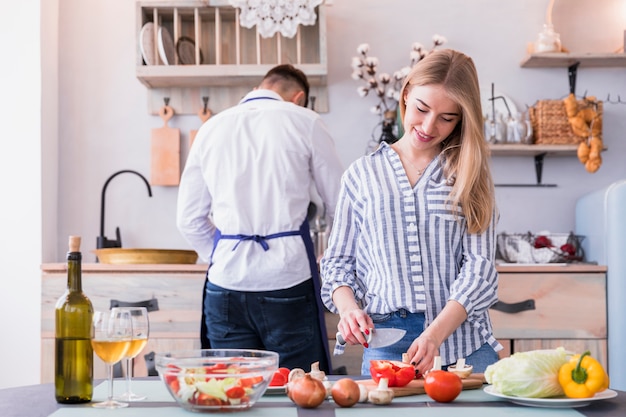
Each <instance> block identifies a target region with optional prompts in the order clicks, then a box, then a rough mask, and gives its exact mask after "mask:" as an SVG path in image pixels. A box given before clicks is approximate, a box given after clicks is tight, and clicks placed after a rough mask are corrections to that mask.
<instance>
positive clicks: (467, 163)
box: [399, 49, 495, 233]
mask: <svg viewBox="0 0 626 417" xmlns="http://www.w3.org/2000/svg"><path fill="white" fill-rule="evenodd" d="M415 85H419V86H424V85H440V86H442V87H443V88H444V90H445V91H446V92H447V93H448V95H449V97H450V98H451V99H452V100H454V101H455V102H456V103H457V104H458V106H459V108H460V110H461V120H460V121H459V123H458V124H457V126H456V128H455V129H454V131H453V132H452V133H451V134H450V136H448V137H447V138H446V139H445V140H444V141H443V142H442V145H441V146H442V148H441V153H442V157H443V158H442V160H443V161H444V173H445V176H446V178H447V179H448V181H451V182H452V183H453V186H452V191H451V192H450V195H449V196H448V202H449V203H450V204H452V205H453V206H457V207H460V208H461V209H462V210H463V214H464V215H465V219H466V221H467V228H468V231H469V232H470V233H482V232H484V231H485V230H486V229H487V227H488V226H489V224H490V223H491V221H492V220H493V218H492V217H493V215H494V212H495V192H494V187H493V179H492V177H491V171H490V169H489V154H490V151H489V146H488V145H487V142H486V141H485V136H484V131H483V116H482V109H481V101H480V87H479V85H478V74H477V72H476V67H475V66H474V61H472V59H471V58H470V57H469V56H467V55H465V54H463V53H461V52H458V51H454V50H452V49H443V50H437V51H433V52H431V53H430V54H428V55H427V56H426V57H424V58H423V59H422V60H421V61H420V62H418V63H417V64H416V65H415V66H414V67H413V69H412V70H411V72H410V73H409V74H408V75H407V77H406V79H405V80H404V84H403V86H402V92H401V94H400V97H402V99H401V100H400V103H399V104H400V115H401V117H402V120H404V114H405V112H406V103H405V102H404V99H403V98H404V97H406V94H408V92H409V91H410V89H411V88H412V87H413V86H415Z"/></svg>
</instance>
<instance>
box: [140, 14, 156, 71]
mask: <svg viewBox="0 0 626 417" xmlns="http://www.w3.org/2000/svg"><path fill="white" fill-rule="evenodd" d="M139 49H141V56H142V57H143V60H144V61H145V62H146V65H156V64H157V63H156V62H155V61H156V57H155V54H154V50H155V49H154V23H152V22H148V23H146V24H145V25H143V26H142V28H141V31H140V32H139Z"/></svg>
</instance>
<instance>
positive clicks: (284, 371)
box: [278, 367, 291, 381]
mask: <svg viewBox="0 0 626 417" xmlns="http://www.w3.org/2000/svg"><path fill="white" fill-rule="evenodd" d="M278 372H280V373H281V374H282V375H284V377H285V380H286V381H288V380H289V372H291V369H289V368H285V367H281V368H278Z"/></svg>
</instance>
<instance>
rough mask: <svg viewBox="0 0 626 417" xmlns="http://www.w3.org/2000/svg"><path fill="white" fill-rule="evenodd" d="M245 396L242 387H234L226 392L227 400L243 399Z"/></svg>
mask: <svg viewBox="0 0 626 417" xmlns="http://www.w3.org/2000/svg"><path fill="white" fill-rule="evenodd" d="M245 395H246V390H245V389H243V387H240V386H238V385H235V386H234V387H231V388H229V389H227V390H226V396H227V397H228V398H243V397H244V396H245Z"/></svg>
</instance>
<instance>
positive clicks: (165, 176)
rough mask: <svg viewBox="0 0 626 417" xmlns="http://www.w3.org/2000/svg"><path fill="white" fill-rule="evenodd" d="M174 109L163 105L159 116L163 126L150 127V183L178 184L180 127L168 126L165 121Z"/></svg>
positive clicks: (170, 116) (172, 113)
mask: <svg viewBox="0 0 626 417" xmlns="http://www.w3.org/2000/svg"><path fill="white" fill-rule="evenodd" d="M173 115H174V109H172V108H171V107H170V106H167V105H166V106H163V107H161V109H159V116H161V119H163V126H162V127H157V128H154V129H152V155H151V157H152V162H151V165H152V172H151V178H150V180H151V181H150V183H151V184H152V185H178V184H179V182H180V129H175V128H172V127H169V126H168V125H167V122H168V121H169V120H170V119H171V118H172V116H173Z"/></svg>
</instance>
